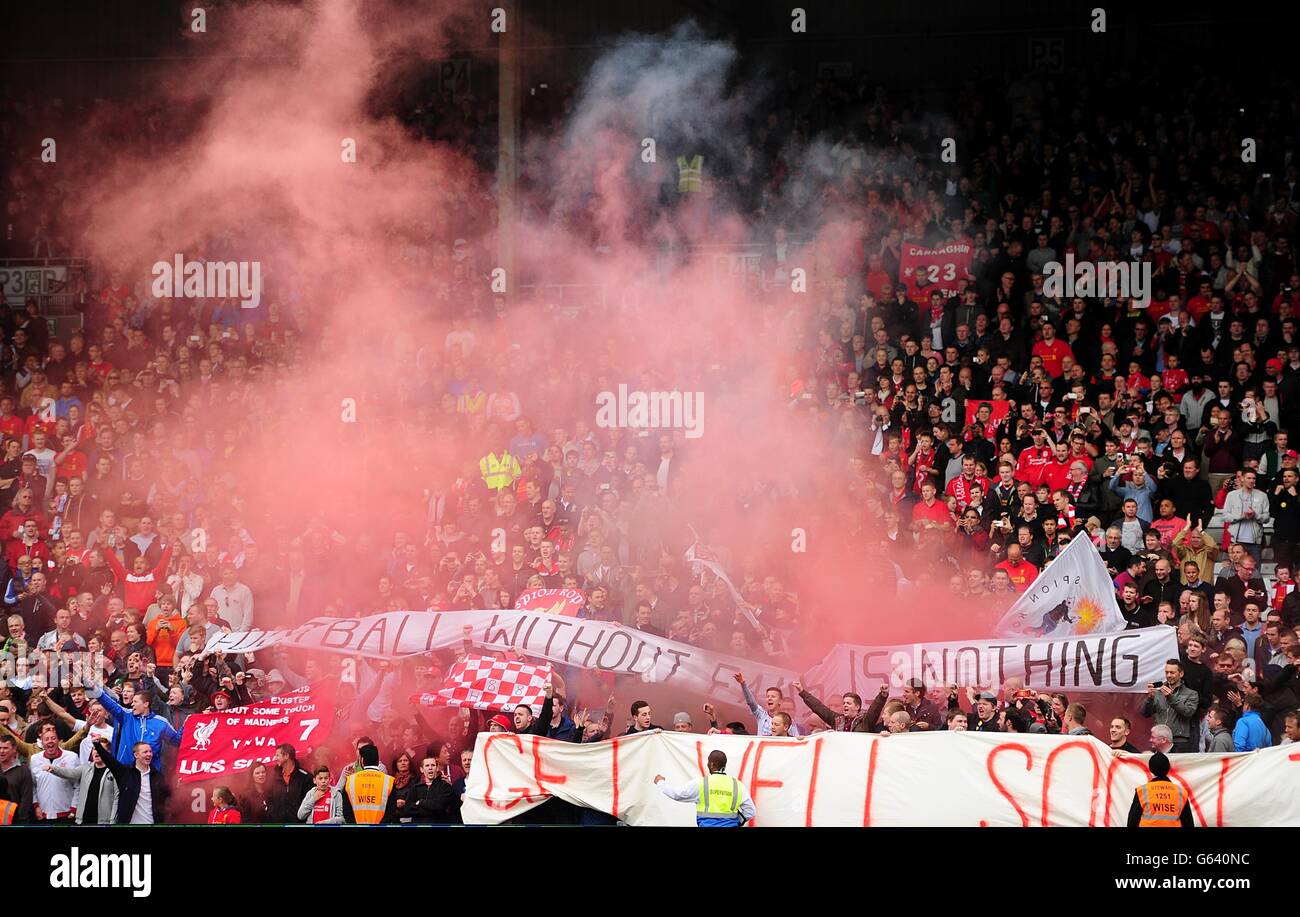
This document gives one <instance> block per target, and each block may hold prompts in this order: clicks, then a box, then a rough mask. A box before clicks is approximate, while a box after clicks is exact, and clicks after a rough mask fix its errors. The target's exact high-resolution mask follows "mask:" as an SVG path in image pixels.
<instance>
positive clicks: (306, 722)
mask: <svg viewBox="0 0 1300 917" xmlns="http://www.w3.org/2000/svg"><path fill="white" fill-rule="evenodd" d="M302 725H303V726H306V727H307V728H306V729H304V730H303V731H302V735H300V736H298V741H299V742H306V741H307V736H309V735H311V731H312V730H313V729H315V728H316V727H317V726H319V725H320V720H303V721H302Z"/></svg>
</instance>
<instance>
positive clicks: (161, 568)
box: [104, 544, 175, 614]
mask: <svg viewBox="0 0 1300 917" xmlns="http://www.w3.org/2000/svg"><path fill="white" fill-rule="evenodd" d="M173 547H175V545H174V544H168V545H165V546H164V547H163V552H162V557H161V559H159V561H158V566H156V567H154V568H153V569H152V570H150V569H149V568H148V561H146V560H145V559H144V555H143V554H138V555H136V558H135V560H134V561H133V562H132V564H131V567H132V569H131V572H129V573H128V572H127V569H126V567H124V566H122V562H121V561H120V560H118V559H117V552H116V551H114V550H113V549H112V548H109V549H108V550H106V551H104V558H105V559H106V560H107V561H108V565H109V567H110V568H112V570H113V577H114V578H115V579H116V580H117V585H120V586H121V587H122V600H123V601H124V602H125V603H126V607H127V608H134V609H136V610H137V611H139V612H140V613H141V614H143V613H145V612H146V611H148V610H149V606H150V605H152V604H153V603H154V599H155V598H156V597H157V595H158V586H159V584H160V583H162V582H163V581H164V579H165V577H166V575H167V565H168V564H170V563H171V562H172V548H173Z"/></svg>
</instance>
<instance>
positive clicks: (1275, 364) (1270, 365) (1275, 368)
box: [1264, 357, 1282, 373]
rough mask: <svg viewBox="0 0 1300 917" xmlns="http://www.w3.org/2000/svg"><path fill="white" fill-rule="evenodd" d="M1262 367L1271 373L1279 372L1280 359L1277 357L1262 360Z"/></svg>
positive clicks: (1280, 367) (1280, 366) (1280, 368)
mask: <svg viewBox="0 0 1300 917" xmlns="http://www.w3.org/2000/svg"><path fill="white" fill-rule="evenodd" d="M1264 368H1265V369H1266V370H1268V371H1269V372H1271V373H1280V372H1281V371H1282V361H1281V360H1279V359H1278V358H1277V357H1274V358H1273V359H1271V360H1266V361H1265V362H1264Z"/></svg>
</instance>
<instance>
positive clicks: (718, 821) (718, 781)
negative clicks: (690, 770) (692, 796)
mask: <svg viewBox="0 0 1300 917" xmlns="http://www.w3.org/2000/svg"><path fill="white" fill-rule="evenodd" d="M695 824H697V825H698V826H699V827H701V828H735V827H736V826H738V825H739V824H740V784H739V783H738V782H737V780H736V778H735V777H728V776H727V775H726V774H709V776H708V777H705V778H704V779H703V780H701V781H700V800H699V802H698V803H696V806H695Z"/></svg>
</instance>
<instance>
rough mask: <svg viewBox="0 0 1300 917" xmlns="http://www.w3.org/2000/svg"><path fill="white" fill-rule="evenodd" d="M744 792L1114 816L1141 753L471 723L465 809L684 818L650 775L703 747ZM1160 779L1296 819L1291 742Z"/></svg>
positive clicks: (1178, 762) (992, 822) (1206, 758)
mask: <svg viewBox="0 0 1300 917" xmlns="http://www.w3.org/2000/svg"><path fill="white" fill-rule="evenodd" d="M715 749H719V750H721V751H722V752H723V753H725V754H726V756H727V773H728V774H730V775H732V776H733V777H736V778H737V779H738V780H740V781H741V782H742V783H743V784H744V785H745V787H746V788H747V789H748V790H749V793H750V796H751V797H753V800H754V807H755V809H756V810H757V813H758V814H757V817H756V819H755V821H754V824H755V825H757V826H761V827H823V826H842V827H848V826H854V827H903V826H921V827H948V826H957V827H976V826H980V827H983V826H1010V827H1020V826H1026V827H1027V826H1030V825H1033V826H1049V825H1069V826H1076V827H1082V826H1085V825H1086V826H1103V827H1105V826H1123V825H1124V824H1125V823H1126V821H1127V818H1128V811H1129V806H1130V805H1131V803H1132V801H1133V791H1134V789H1136V788H1137V786H1138V785H1139V784H1141V783H1144V782H1145V781H1146V780H1147V779H1148V777H1149V772H1148V770H1147V767H1146V763H1145V762H1146V757H1147V756H1146V755H1127V754H1126V755H1120V756H1116V755H1115V754H1114V753H1113V752H1112V751H1111V750H1110V749H1109V748H1108V747H1107V746H1106V745H1105V744H1103V743H1102V742H1100V741H1098V740H1097V739H1095V738H1092V737H1090V736H1087V737H1070V736H1047V735H1015V736H1010V735H1006V734H1003V733H977V732H935V733H904V734H902V735H895V736H888V737H882V736H869V735H861V734H855V733H820V734H818V735H815V736H810V737H807V738H802V739H788V738H784V739H778V738H772V737H768V738H762V739H760V738H756V737H751V736H728V735H713V736H702V735H696V734H691V733H678V732H653V733H643V734H641V735H637V736H625V737H618V738H614V739H610V740H608V741H602V742H593V743H589V744H581V745H580V744H575V743H572V742H561V741H557V740H554V739H544V738H541V737H539V736H521V735H515V734H513V733H495V734H489V733H482V732H481V733H479V735H478V742H477V745H476V746H475V752H474V767H473V768H472V769H471V771H470V775H469V780H468V783H467V785H466V792H465V804H464V806H463V807H462V808H461V815H462V817H463V818H464V820H465V823H466V824H474V825H491V824H498V823H500V822H503V821H506V820H507V819H510V818H514V817H515V816H517V815H520V814H522V813H524V812H527V811H528V810H529V809H531V808H533V807H535V806H537V805H540V804H541V803H542V802H545V801H546V800H547V799H548V798H550V797H551V796H556V797H558V798H560V799H563V800H565V801H566V802H570V803H573V804H575V805H579V806H585V807H587V808H591V809H596V810H599V811H601V812H606V813H609V814H611V815H614V816H615V817H616V818H618V819H620V820H622V821H625V822H627V823H628V824H632V825H693V824H694V823H695V806H694V805H691V804H688V803H681V802H674V801H672V800H670V799H668V798H667V797H666V796H664V795H663V793H662V792H661V791H660V789H659V787H657V786H655V785H654V783H653V780H654V777H655V775H656V774H662V775H663V776H664V777H665V778H666V779H667V781H668V782H669V783H670V784H673V785H680V784H683V783H686V782H687V781H688V780H697V779H699V778H700V777H701V776H702V774H703V773H704V770H705V767H704V762H705V760H706V759H707V758H708V756H709V752H711V751H713V750H715ZM1170 760H1171V762H1172V763H1173V769H1172V770H1171V772H1170V778H1171V779H1172V780H1174V782H1176V783H1178V784H1179V785H1180V786H1182V787H1183V788H1184V789H1185V790H1186V791H1187V792H1188V797H1189V800H1190V802H1189V805H1191V807H1192V815H1193V818H1194V819H1195V820H1196V823H1197V824H1198V825H1203V826H1213V827H1238V826H1257V825H1267V826H1292V827H1294V826H1297V825H1300V793H1294V792H1284V793H1279V792H1278V787H1286V786H1294V785H1295V784H1296V781H1297V779H1300V754H1296V753H1294V752H1292V751H1290V747H1281V748H1269V749H1264V750H1263V751H1259V752H1251V753H1247V754H1233V755H1173V756H1171V758H1170Z"/></svg>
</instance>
